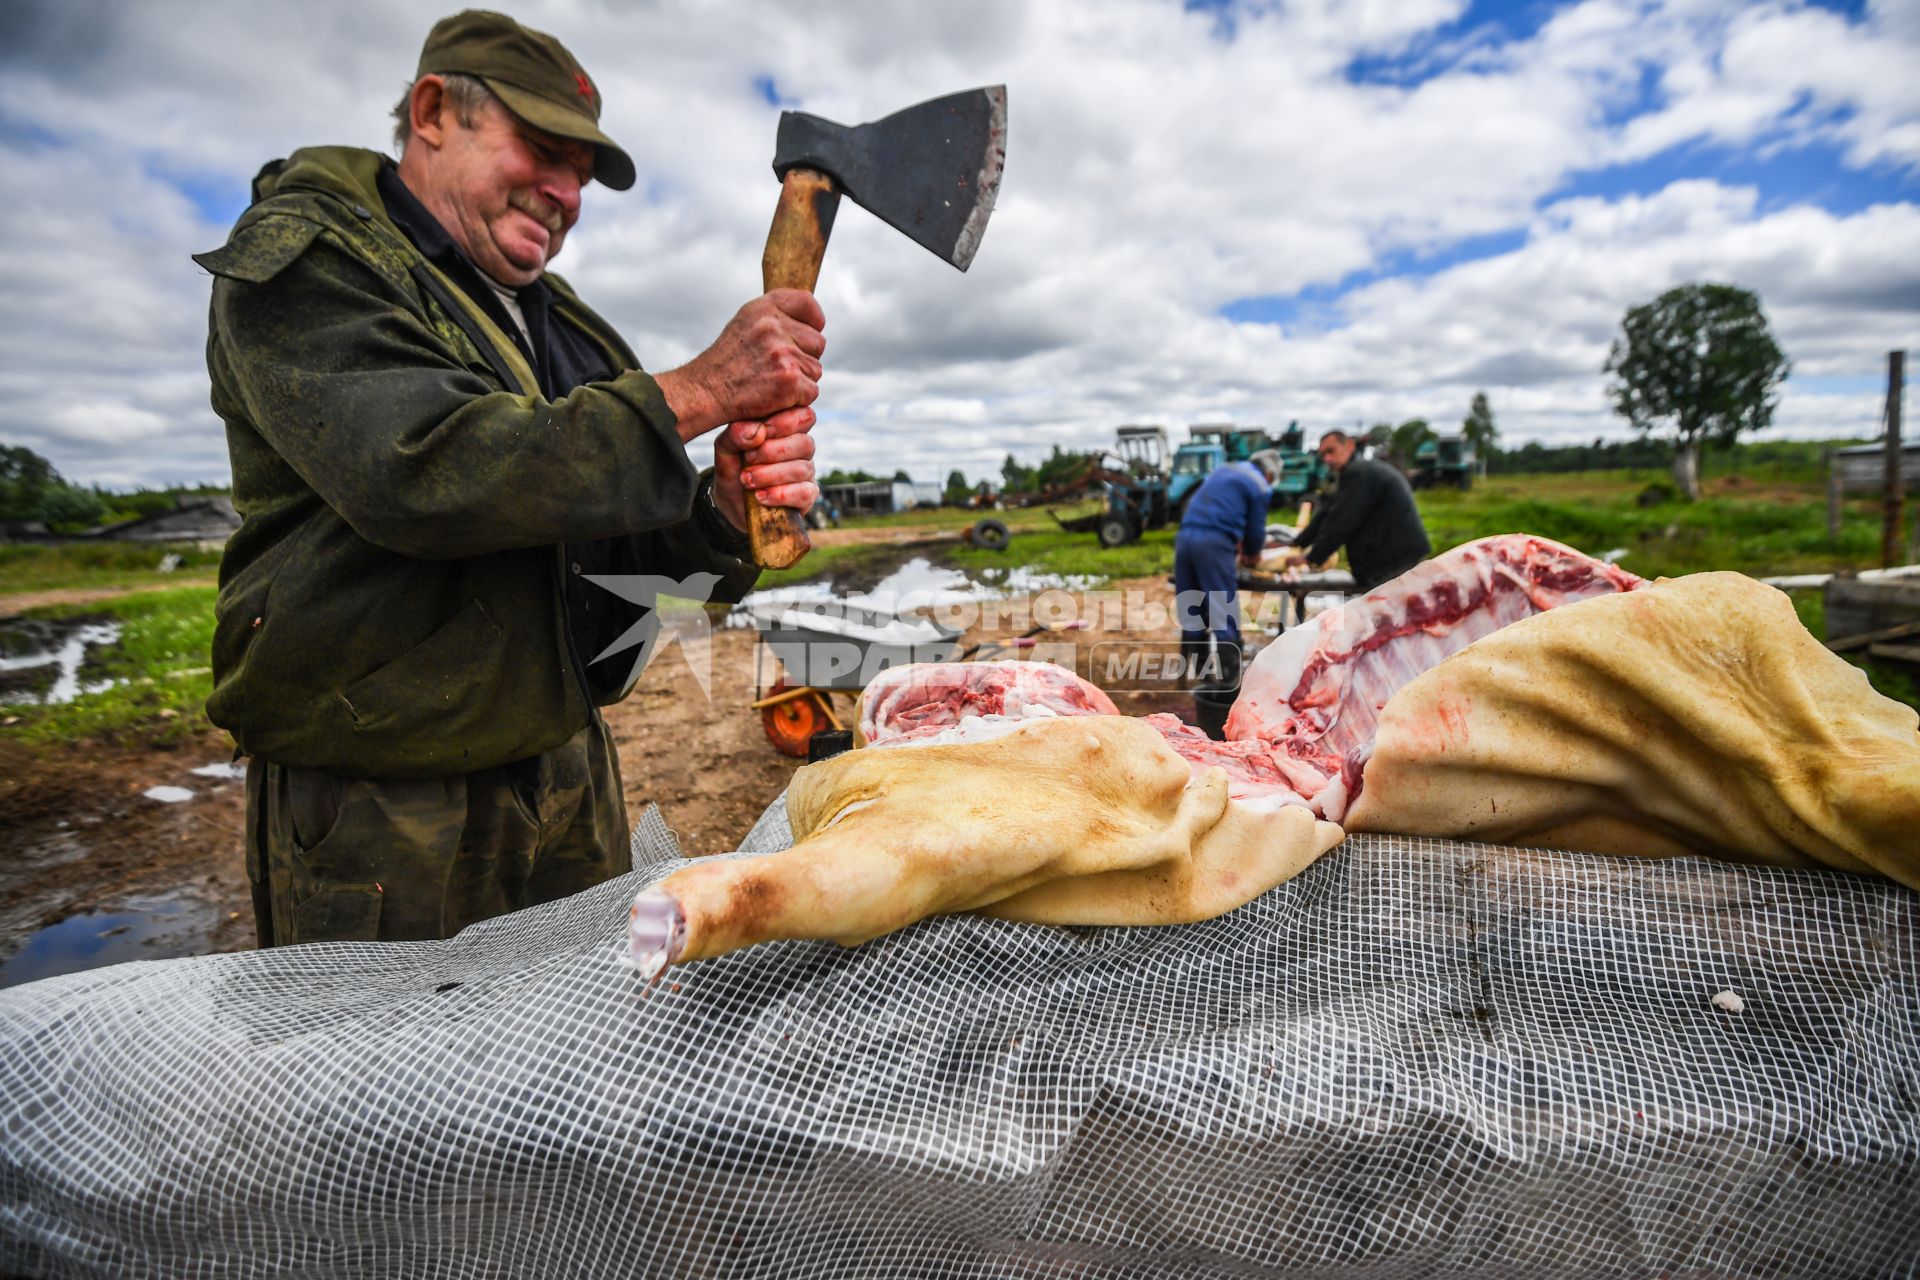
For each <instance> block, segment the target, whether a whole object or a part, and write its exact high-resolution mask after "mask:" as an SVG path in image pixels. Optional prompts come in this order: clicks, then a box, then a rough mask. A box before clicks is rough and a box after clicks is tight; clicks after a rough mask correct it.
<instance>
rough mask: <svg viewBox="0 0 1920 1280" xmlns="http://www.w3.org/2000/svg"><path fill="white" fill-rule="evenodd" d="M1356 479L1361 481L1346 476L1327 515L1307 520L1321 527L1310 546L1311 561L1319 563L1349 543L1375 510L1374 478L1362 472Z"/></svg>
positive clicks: (1309, 556)
mask: <svg viewBox="0 0 1920 1280" xmlns="http://www.w3.org/2000/svg"><path fill="white" fill-rule="evenodd" d="M1353 479H1354V480H1355V481H1357V482H1358V483H1356V484H1352V485H1349V484H1348V483H1347V477H1345V476H1342V477H1341V478H1340V487H1339V488H1338V489H1337V490H1335V491H1334V495H1333V501H1332V502H1331V503H1330V504H1328V507H1327V513H1326V516H1325V518H1324V519H1323V518H1322V517H1320V516H1319V515H1315V516H1314V518H1313V519H1312V520H1310V521H1308V522H1307V523H1308V526H1309V527H1312V526H1314V525H1318V526H1319V528H1318V529H1315V530H1314V534H1313V542H1312V544H1311V545H1310V546H1308V548H1307V562H1308V563H1309V564H1319V563H1320V562H1321V561H1323V560H1325V559H1327V558H1328V557H1330V556H1332V555H1333V553H1334V552H1336V551H1338V550H1339V549H1340V548H1342V547H1344V546H1346V545H1347V543H1348V541H1350V540H1351V539H1352V537H1353V535H1354V534H1355V533H1356V532H1358V531H1359V528H1360V522H1361V521H1362V520H1364V519H1366V516H1367V513H1368V512H1369V511H1370V510H1372V508H1373V500H1374V488H1373V478H1372V477H1371V476H1369V475H1367V474H1366V473H1364V472H1362V473H1360V474H1358V475H1355V476H1354V477H1353Z"/></svg>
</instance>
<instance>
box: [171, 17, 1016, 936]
mask: <svg viewBox="0 0 1920 1280" xmlns="http://www.w3.org/2000/svg"><path fill="white" fill-rule="evenodd" d="M394 114H395V117H396V120H397V121H398V125H399V127H398V128H397V129H396V138H397V140H398V141H399V142H400V144H401V158H400V161H399V163H398V164H397V165H396V164H395V163H394V162H393V161H391V160H389V159H387V158H386V157H384V156H382V155H380V154H378V153H376V152H371V151H362V150H357V149H351V148H338V147H323V148H309V149H305V150H301V151H297V152H295V153H294V154H293V155H292V156H290V157H288V158H287V159H286V160H282V161H276V162H274V163H272V164H269V165H267V166H266V167H265V168H264V169H262V170H261V172H260V174H259V176H258V177H257V178H256V179H255V181H254V204H253V205H252V207H251V208H249V209H248V210H247V212H246V213H245V214H243V215H242V217H241V218H240V220H239V222H238V223H237V224H236V226H235V227H234V230H233V232H232V233H231V236H230V238H229V240H228V242H227V244H226V245H225V246H223V247H222V248H220V249H217V250H214V251H212V252H210V253H206V254H201V255H199V256H198V257H197V258H196V261H198V262H199V263H200V264H201V265H202V266H204V267H205V268H206V269H207V270H208V271H210V272H212V273H213V275H214V277H215V280H214V286H213V304H212V311H211V317H210V335H209V340H208V346H207V363H208V370H209V373H210V374H211V378H212V384H213V405H214V409H215V411H216V412H217V413H219V415H220V416H221V418H222V419H223V420H224V421H225V423H226V427H227V438H228V445H229V450H230V453H231V455H232V462H233V478H234V498H235V505H236V506H237V507H238V508H239V510H240V512H241V515H242V517H243V523H242V526H241V528H240V529H239V530H238V531H237V532H236V533H235V535H234V537H233V539H232V541H231V542H230V543H229V545H228V548H227V553H226V556H225V559H224V561H223V563H222V566H221V586H220V599H219V604H218V608H217V622H216V630H215V636H214V644H213V666H214V691H213V694H212V696H211V697H210V698H209V699H208V704H207V710H208V715H209V716H210V717H211V718H212V719H213V721H214V722H215V723H216V724H219V725H221V726H223V727H224V728H226V729H228V730H229V731H230V732H231V733H232V734H233V736H234V738H235V740H236V741H237V742H238V743H239V745H240V749H241V751H242V752H243V753H245V754H247V755H249V756H250V757H251V761H250V764H249V767H248V774H247V824H248V825H247V869H248V875H249V878H250V879H251V880H252V882H253V887H254V909H255V920H256V926H257V929H258V933H259V937H260V942H261V944H262V945H263V946H264V945H275V944H282V943H291V942H312V941H323V940H334V939H347V940H368V941H372V940H390V939H391V940H397V939H417V938H433V937H445V936H449V935H451V934H453V933H455V932H457V931H458V930H459V929H461V928H463V927H464V926H465V925H467V924H469V923H471V922H473V921H475V920H479V919H482V918H485V917H487V916H491V915H497V914H500V913H502V912H506V911H512V910H516V909H518V908H520V907H523V906H529V905H532V904H535V903H538V902H544V901H549V900H552V899H554V898H558V897H562V896H566V895H568V894H572V893H575V892H578V891H580V890H582V889H585V888H588V887H590V886H591V885H593V884H596V883H599V882H600V881H602V880H605V879H608V878H610V877H611V876H614V875H616V874H619V873H620V872H622V871H624V870H625V869H626V862H627V837H628V831H629V827H628V823H627V819H626V812H625V805H624V802H623V799H622V789H621V783H620V775H619V762H618V758H617V755H616V752H615V749H614V745H613V742H612V740H611V738H610V736H609V734H608V733H607V729H606V725H605V723H604V722H603V721H602V719H601V717H600V715H599V712H598V710H597V708H598V707H599V706H602V705H606V704H607V703H610V702H612V701H615V700H617V699H618V698H620V697H622V696H624V695H625V694H626V693H627V692H628V689H629V688H630V685H631V682H632V679H633V676H634V675H635V674H637V673H634V672H630V671H629V670H628V669H627V665H628V664H624V663H614V662H597V661H596V659H597V657H599V656H606V655H605V654H603V650H606V649H608V648H609V647H610V642H611V641H613V640H614V638H615V637H618V636H619V635H620V634H621V633H623V632H625V631H626V630H628V628H629V627H630V626H631V625H632V624H633V623H634V622H635V621H636V615H635V612H634V607H633V606H632V605H630V604H628V603H626V602H624V601H623V600H621V599H620V598H619V597H617V596H615V595H613V594H611V593H610V592H607V591H605V590H603V589H601V588H599V587H596V586H594V585H593V583H592V581H591V579H593V578H595V577H598V576H601V575H635V574H643V575H653V576H657V577H665V578H674V579H687V578H691V577H694V576H695V575H705V580H709V581H713V580H717V583H718V586H717V589H716V590H714V591H713V593H712V598H714V599H718V600H738V599H739V598H740V597H741V596H742V595H744V594H745V593H746V591H747V590H748V588H749V587H750V586H751V585H752V583H753V581H754V579H755V577H756V576H757V574H758V568H757V566H756V564H755V562H754V558H753V557H752V555H751V551H752V548H753V546H754V543H753V542H751V541H750V540H749V538H748V537H747V535H746V533H745V531H746V530H747V529H748V528H749V527H751V526H752V523H753V521H752V519H751V518H750V516H749V512H750V510H752V511H756V512H759V513H760V514H759V516H758V518H759V519H760V520H762V521H766V520H767V519H768V516H767V513H772V514H773V515H779V514H780V513H782V512H785V511H791V512H792V513H793V514H794V517H795V519H796V521H797V518H798V515H799V513H800V512H803V511H805V510H806V508H807V507H808V506H810V505H811V504H812V502H813V501H814V500H815V498H816V497H817V493H818V490H817V488H816V486H815V484H814V482H813V463H812V456H813V444H812V440H811V438H810V436H809V435H808V431H809V429H810V428H811V427H812V425H813V421H814V415H813V411H812V409H811V408H810V407H809V406H810V405H811V404H812V402H813V400H814V398H815V396H816V395H817V394H818V382H819V378H820V374H821V365H820V359H821V356H822V353H823V352H824V350H825V339H824V337H823V336H822V334H821V330H822V327H823V325H824V319H823V317H822V315H821V312H820V309H819V306H818V304H817V303H816V302H815V301H814V299H813V297H812V294H811V293H810V292H809V291H808V290H809V289H810V287H811V283H812V281H811V277H809V278H808V279H807V280H806V281H805V282H804V283H800V282H793V283H794V285H795V287H787V288H770V289H769V291H768V292H767V293H766V294H764V295H762V296H761V297H759V298H757V299H755V300H753V301H751V302H749V303H747V304H746V306H744V307H742V308H741V310H740V311H739V313H738V314H736V315H735V316H734V318H733V319H732V320H731V321H730V322H729V323H728V324H727V326H726V328H725V329H724V330H723V331H722V332H721V334H720V336H719V337H718V338H717V339H716V340H715V341H714V343H713V344H712V345H711V346H709V347H708V348H707V349H706V350H705V351H703V352H702V353H701V354H700V355H698V356H696V357H695V358H694V359H693V360H691V361H689V362H688V363H687V364H686V365H684V366H682V367H681V368H679V369H675V370H672V371H669V372H665V373H661V374H659V375H657V376H650V375H648V374H647V373H645V372H644V371H642V370H641V369H640V367H639V361H638V360H637V359H636V358H635V356H634V354H633V353H632V351H631V350H629V349H628V347H627V346H626V344H625V343H624V342H623V341H622V340H621V338H620V336H619V335H618V334H617V333H616V332H615V331H614V330H613V329H612V327H611V326H609V325H608V324H607V323H606V322H605V321H604V320H602V319H601V318H600V317H599V316H598V315H596V314H595V313H594V312H593V311H592V310H591V309H589V308H588V307H587V306H586V304H585V303H583V302H582V301H581V300H580V298H579V297H578V295H577V294H575V293H574V291H573V290H572V288H571V287H570V286H569V285H568V284H567V283H566V282H565V281H564V280H562V279H561V278H560V277H558V276H555V275H553V274H551V273H549V272H548V271H547V270H546V266H547V263H548V262H549V261H550V260H551V259H552V258H553V257H554V256H555V254H557V253H558V252H559V250H560V248H561V246H562V245H563V244H564V242H565V239H566V235H567V233H568V231H569V230H570V229H571V228H572V226H573V225H574V223H575V221H576V220H577V218H578V216H579V212H580V190H581V188H582V187H584V186H585V185H586V184H587V183H588V182H590V181H596V180H597V181H599V182H601V183H603V184H604V185H606V186H609V187H612V188H614V189H615V190H624V189H626V188H628V187H630V186H631V185H632V184H633V181H634V177H635V173H634V166H633V163H632V161H631V160H630V159H629V158H628V156H627V154H626V153H625V152H624V151H622V150H621V149H620V147H619V146H618V145H617V144H615V143H614V142H613V141H612V140H611V139H610V138H608V137H607V136H606V135H605V134H604V133H602V132H601V130H600V128H599V115H600V93H599V90H598V88H597V87H596V86H595V85H594V83H593V81H592V80H591V79H590V78H589V77H588V75H587V74H586V72H585V71H584V70H583V69H582V68H581V67H580V65H579V63H578V62H576V61H575V60H574V58H573V57H572V55H571V54H570V53H568V52H567V50H566V49H565V48H564V47H562V46H561V45H560V43H559V42H558V41H557V40H555V39H553V38H552V37H551V36H548V35H546V34H544V33H542V32H537V31H532V30H529V29H528V28H525V27H522V26H521V25H520V24H518V23H517V22H515V21H513V20H512V19H511V18H508V17H506V16H504V15H501V14H495V13H487V12H481V11H468V12H464V13H461V14H458V15H455V16H454V17H451V18H448V19H445V20H444V21H442V22H440V23H439V24H437V25H436V26H435V27H434V29H433V31H432V32H431V33H430V34H429V35H428V37H427V40H426V44H425V46H424V48H423V49H422V51H421V57H420V63H419V67H418V71H417V74H416V77H415V79H414V82H413V84H412V86H411V87H410V89H409V90H408V93H407V95H406V97H405V98H404V99H403V100H402V102H401V103H400V105H399V106H398V107H397V108H396V109H395V113H394ZM826 171H827V172H833V169H832V167H831V166H828V167H827V170H826ZM995 172H996V174H997V163H996V167H995ZM945 194H946V195H947V196H949V197H950V196H951V193H950V192H949V193H945ZM963 203H970V204H978V203H979V200H978V199H963ZM986 205H987V207H989V208H990V207H991V195H990V193H989V195H988V196H987V198H986ZM829 216H830V214H829ZM982 219H984V214H983V215H982ZM974 235H975V238H976V239H977V225H976V227H975V231H974ZM819 241H820V244H821V245H824V242H825V225H824V224H820V225H819ZM772 256H773V255H772V254H771V253H770V260H771V259H772ZM815 262H816V265H817V256H816V258H815ZM960 265H964V264H960ZM722 428H724V429H722ZM716 430H719V434H718V436H717V437H716V439H715V444H714V465H713V467H712V468H711V470H709V471H705V472H701V471H696V469H695V467H694V465H693V463H692V462H691V461H690V460H689V459H688V457H687V451H686V446H687V445H688V444H689V443H691V442H692V441H693V440H695V439H696V438H698V437H700V436H702V435H705V434H707V433H709V432H713V431H716ZM750 494H751V495H753V497H752V498H751V499H750V498H749V495H750ZM750 501H751V502H752V503H753V504H754V505H753V506H752V507H750V505H749V503H750ZM761 543H762V545H761V554H760V555H759V557H758V559H759V562H760V563H762V564H765V563H771V562H773V561H774V558H775V557H776V556H777V555H778V556H784V555H786V554H787V553H788V552H789V551H791V547H790V546H786V545H785V544H783V546H785V549H784V550H781V549H778V548H774V549H770V548H773V543H772V542H771V541H769V540H767V539H765V538H764V537H763V538H762V539H761ZM614 668H619V669H617V670H616V669H614Z"/></svg>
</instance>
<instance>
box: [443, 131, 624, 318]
mask: <svg viewBox="0 0 1920 1280" xmlns="http://www.w3.org/2000/svg"><path fill="white" fill-rule="evenodd" d="M441 122H442V124H443V126H444V128H445V141H444V145H442V147H441V148H440V150H439V153H438V155H437V156H436V157H435V163H434V165H433V173H432V178H431V182H432V185H433V187H434V191H433V192H431V193H424V192H423V193H416V194H420V195H421V198H422V201H423V203H425V204H426V205H427V206H428V207H429V208H430V209H432V210H433V212H434V215H435V216H436V217H438V218H439V219H440V221H441V223H442V224H443V225H445V226H446V228H447V232H448V234H449V235H451V236H452V237H453V238H454V241H455V242H456V243H457V244H458V245H459V246H460V247H461V248H462V249H463V250H465V251H466V254H467V256H468V257H469V258H472V259H473V262H474V265H475V266H477V267H479V268H480V270H482V271H484V272H486V273H487V274H488V275H489V276H492V277H493V278H494V279H495V280H497V281H499V282H500V283H501V284H503V285H507V286H509V287H513V288H519V287H521V286H523V285H528V284H532V283H533V282H534V281H535V280H536V279H538V278H539V276H540V273H541V271H542V270H544V269H545V267H546V265H547V263H548V261H549V260H551V259H552V258H553V257H554V256H555V255H557V254H558V253H559V252H560V246H561V245H562V244H563V243H565V241H566V238H567V232H568V230H569V229H571V228H572V226H573V224H574V223H575V222H576V221H578V220H579V217H580V189H581V188H582V187H584V186H585V185H586V184H587V183H588V182H590V181H592V179H593V148H591V147H589V146H587V145H586V144H585V143H583V142H575V141H573V140H572V139H569V138H557V137H554V136H553V135H552V134H549V133H544V132H542V131H541V130H538V129H536V128H534V127H533V126H532V125H529V124H527V123H526V122H525V121H523V120H520V119H519V118H517V117H516V116H514V115H513V113H512V112H510V111H508V110H507V109H506V108H505V107H503V106H502V105H500V103H498V102H489V103H487V104H486V105H485V106H484V107H483V108H481V109H480V110H479V111H476V112H475V113H474V115H473V124H472V126H471V127H468V126H466V125H462V124H461V123H460V122H459V120H458V119H457V118H456V117H455V115H454V113H453V110H452V108H451V106H448V107H445V108H443V110H442V112H441ZM434 196H437V197H438V199H434V198H433V197H434Z"/></svg>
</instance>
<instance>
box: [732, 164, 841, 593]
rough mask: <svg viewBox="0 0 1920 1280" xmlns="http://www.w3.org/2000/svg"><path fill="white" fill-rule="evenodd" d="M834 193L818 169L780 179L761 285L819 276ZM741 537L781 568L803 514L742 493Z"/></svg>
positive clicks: (759, 558) (758, 558)
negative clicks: (744, 510)
mask: <svg viewBox="0 0 1920 1280" xmlns="http://www.w3.org/2000/svg"><path fill="white" fill-rule="evenodd" d="M839 207H840V192H839V190H838V189H837V188H836V187H835V186H834V185H833V179H832V178H830V177H828V176H827V175H826V174H824V173H821V172H820V171H819V170H818V169H789V170H788V171H787V176H786V178H785V179H784V180H783V181H782V182H781V184H780V203H779V205H778V206H777V207H776V208H775V209H774V211H773V229H772V230H771V231H769V232H768V233H767V251H766V253H765V254H764V255H762V257H761V259H760V280H761V284H762V287H764V288H766V289H768V290H773V289H807V290H811V289H812V288H813V285H814V281H816V280H818V279H819V278H820V260H821V259H822V258H824V257H826V254H827V237H828V236H829V235H831V234H833V215H834V212H835V211H836V210H837V209H838V208H839ZM747 536H748V538H750V539H751V540H752V542H753V562H754V563H755V564H757V565H759V566H760V567H761V568H763V569H784V568H786V567H787V566H788V565H790V564H792V563H794V561H796V560H798V559H799V558H800V557H801V556H804V555H805V554H807V551H808V549H809V548H810V547H811V546H812V544H811V543H810V542H809V541H808V540H807V518H806V513H805V512H802V511H796V510H794V509H793V508H792V507H768V506H763V505H761V502H760V499H759V497H758V495H756V494H754V493H753V492H751V491H749V492H748V494H747Z"/></svg>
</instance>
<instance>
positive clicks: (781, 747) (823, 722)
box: [760, 680, 833, 760]
mask: <svg viewBox="0 0 1920 1280" xmlns="http://www.w3.org/2000/svg"><path fill="white" fill-rule="evenodd" d="M792 687H793V686H792V685H789V684H788V683H787V682H786V681H784V680H782V681H781V682H779V683H778V684H776V685H774V686H773V688H771V689H769V690H767V696H768V697H772V696H773V695H774V694H777V693H784V692H786V691H787V690H788V689H790V688H792ZM760 723H761V725H762V726H764V727H765V729H766V731H767V741H769V742H771V743H772V744H773V749H774V750H775V751H778V752H779V753H780V754H781V755H783V756H797V757H799V758H800V759H802V760H804V759H806V758H807V741H808V739H810V738H812V737H813V735H814V734H816V733H818V732H820V730H822V729H831V728H833V721H832V720H830V719H828V718H827V708H826V704H825V702H824V701H823V699H822V698H821V695H819V694H817V693H803V694H801V695H799V696H798V697H795V698H788V699H787V700H786V701H785V702H776V703H774V704H773V705H772V706H770V707H762V708H761V709H760Z"/></svg>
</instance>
